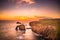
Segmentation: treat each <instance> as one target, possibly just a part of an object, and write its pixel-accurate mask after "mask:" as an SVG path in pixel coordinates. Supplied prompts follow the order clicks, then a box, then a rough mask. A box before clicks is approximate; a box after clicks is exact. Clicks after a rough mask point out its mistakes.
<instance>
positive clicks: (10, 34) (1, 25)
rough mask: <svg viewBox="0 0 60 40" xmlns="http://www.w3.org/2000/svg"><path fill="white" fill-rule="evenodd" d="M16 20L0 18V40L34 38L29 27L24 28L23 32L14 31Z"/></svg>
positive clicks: (33, 39) (30, 39)
mask: <svg viewBox="0 0 60 40" xmlns="http://www.w3.org/2000/svg"><path fill="white" fill-rule="evenodd" d="M16 22H17V21H14V20H9V21H8V20H0V40H35V37H34V34H33V32H32V31H31V29H26V31H25V33H24V34H22V32H21V31H16V30H15V28H16V26H17V24H16ZM27 28H28V26H27Z"/></svg>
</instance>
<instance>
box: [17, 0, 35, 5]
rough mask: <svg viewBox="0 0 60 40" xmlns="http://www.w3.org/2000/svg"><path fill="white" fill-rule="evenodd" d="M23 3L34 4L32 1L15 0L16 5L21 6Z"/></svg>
mask: <svg viewBox="0 0 60 40" xmlns="http://www.w3.org/2000/svg"><path fill="white" fill-rule="evenodd" d="M23 2H25V3H27V4H29V5H30V4H33V3H35V2H34V0H17V2H16V3H17V4H21V3H23Z"/></svg>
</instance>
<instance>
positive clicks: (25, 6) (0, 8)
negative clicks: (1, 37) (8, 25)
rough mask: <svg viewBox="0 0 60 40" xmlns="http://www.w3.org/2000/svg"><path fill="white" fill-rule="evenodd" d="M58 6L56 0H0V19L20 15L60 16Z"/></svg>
mask: <svg viewBox="0 0 60 40" xmlns="http://www.w3.org/2000/svg"><path fill="white" fill-rule="evenodd" d="M58 6H59V5H58V1H57V0H0V20H4V19H6V20H8V19H15V18H16V17H20V16H22V17H26V16H27V17H33V16H44V17H51V18H60V16H59V12H58V11H59V7H58ZM22 19H23V18H22Z"/></svg>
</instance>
